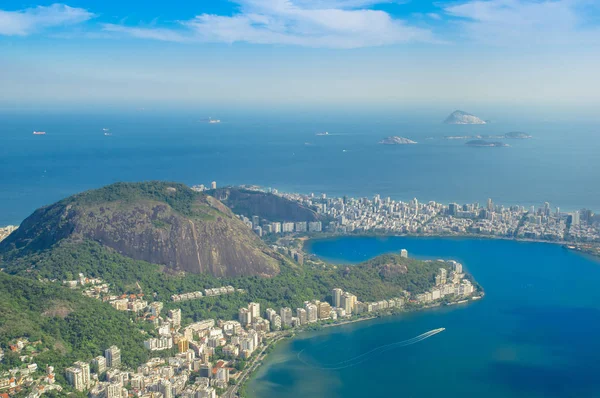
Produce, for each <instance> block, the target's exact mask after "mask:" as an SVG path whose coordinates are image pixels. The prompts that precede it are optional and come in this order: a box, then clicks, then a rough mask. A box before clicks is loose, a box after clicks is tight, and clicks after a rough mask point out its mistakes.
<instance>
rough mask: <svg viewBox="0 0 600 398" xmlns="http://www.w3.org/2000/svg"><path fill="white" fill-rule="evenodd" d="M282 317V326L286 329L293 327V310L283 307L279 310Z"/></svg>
mask: <svg viewBox="0 0 600 398" xmlns="http://www.w3.org/2000/svg"><path fill="white" fill-rule="evenodd" d="M279 315H280V316H281V324H282V326H284V327H290V326H292V309H291V308H289V307H283V308H281V309H280V310H279Z"/></svg>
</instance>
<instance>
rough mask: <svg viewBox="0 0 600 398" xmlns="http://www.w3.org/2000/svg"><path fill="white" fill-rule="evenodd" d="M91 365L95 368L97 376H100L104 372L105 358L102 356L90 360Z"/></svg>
mask: <svg viewBox="0 0 600 398" xmlns="http://www.w3.org/2000/svg"><path fill="white" fill-rule="evenodd" d="M92 364H93V365H94V366H95V367H96V371H97V372H98V374H102V373H104V371H105V370H106V358H104V357H103V356H99V357H96V358H94V359H92Z"/></svg>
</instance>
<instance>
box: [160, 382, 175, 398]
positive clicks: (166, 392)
mask: <svg viewBox="0 0 600 398" xmlns="http://www.w3.org/2000/svg"><path fill="white" fill-rule="evenodd" d="M158 391H159V392H160V393H162V395H163V398H173V388H172V386H171V382H170V381H169V380H165V379H161V380H160V382H159V383H158Z"/></svg>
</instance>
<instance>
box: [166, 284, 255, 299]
mask: <svg viewBox="0 0 600 398" xmlns="http://www.w3.org/2000/svg"><path fill="white" fill-rule="evenodd" d="M236 291H237V292H238V293H243V292H244V291H243V290H242V289H235V288H234V287H233V286H222V287H215V288H208V289H204V297H214V296H220V295H223V294H232V293H235V292H236ZM202 297H203V295H202V292H201V291H196V292H190V293H181V294H174V295H172V296H171V300H173V301H175V302H178V301H187V300H196V299H201V298H202Z"/></svg>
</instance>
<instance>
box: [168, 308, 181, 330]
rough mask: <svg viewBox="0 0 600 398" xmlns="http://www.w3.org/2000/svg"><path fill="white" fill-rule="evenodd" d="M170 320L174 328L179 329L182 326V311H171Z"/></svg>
mask: <svg viewBox="0 0 600 398" xmlns="http://www.w3.org/2000/svg"><path fill="white" fill-rule="evenodd" d="M169 318H171V321H172V322H173V328H175V329H177V328H179V327H180V326H181V309H180V308H177V309H174V310H169Z"/></svg>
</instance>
